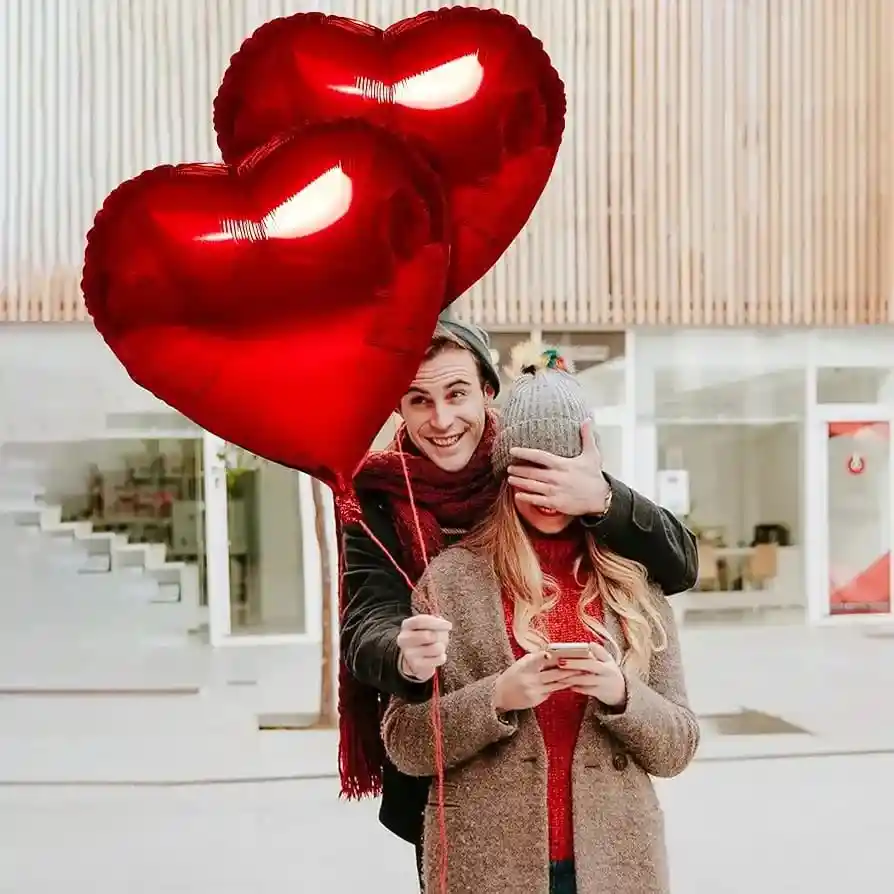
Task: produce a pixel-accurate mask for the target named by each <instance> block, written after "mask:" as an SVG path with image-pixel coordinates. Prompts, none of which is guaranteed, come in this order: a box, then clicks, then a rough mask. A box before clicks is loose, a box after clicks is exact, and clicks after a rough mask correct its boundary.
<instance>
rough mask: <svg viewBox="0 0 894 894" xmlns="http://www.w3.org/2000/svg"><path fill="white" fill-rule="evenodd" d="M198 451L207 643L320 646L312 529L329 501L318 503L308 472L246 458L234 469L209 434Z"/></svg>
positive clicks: (317, 569)
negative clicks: (311, 643) (201, 474)
mask: <svg viewBox="0 0 894 894" xmlns="http://www.w3.org/2000/svg"><path fill="white" fill-rule="evenodd" d="M203 454H204V494H205V547H206V574H207V593H208V627H209V637H210V640H211V644H212V645H214V646H221V645H251V644H277V643H282V642H296V641H304V640H314V641H318V640H319V637H320V627H321V617H322V604H323V603H322V594H321V587H322V584H321V568H322V567H323V565H322V559H321V555H320V552H321V551H320V547H319V543H318V542H317V527H318V523H319V522H320V520H321V519H323V520H326V519H328V518H329V517H330V516H331V515H332V512H333V510H332V506H331V501H329V502H328V503H327V502H326V500H325V495H324V496H323V498H322V500H320V499H315V497H314V493H313V488H312V486H311V481H310V478H308V476H307V475H303V474H301V473H299V472H295V471H293V470H291V469H286V468H284V467H283V466H279V465H276V464H275V463H271V462H267V461H266V460H258V459H255V458H251V459H250V460H249V461H248V462H247V463H246V464H245V465H244V466H236V467H234V465H233V463H234V461H238V460H234V458H233V456H232V455H231V454H232V450H231V449H230V448H227V445H226V444H225V443H224V441H222V440H221V439H220V438H218V437H216V436H214V435H211V434H208V433H205V436H204V440H203ZM228 466H229V467H228ZM318 504H319V505H318ZM329 539H330V540H333V543H334V533H331V532H329ZM327 542H328V541H327ZM329 558H330V559H331V557H329Z"/></svg>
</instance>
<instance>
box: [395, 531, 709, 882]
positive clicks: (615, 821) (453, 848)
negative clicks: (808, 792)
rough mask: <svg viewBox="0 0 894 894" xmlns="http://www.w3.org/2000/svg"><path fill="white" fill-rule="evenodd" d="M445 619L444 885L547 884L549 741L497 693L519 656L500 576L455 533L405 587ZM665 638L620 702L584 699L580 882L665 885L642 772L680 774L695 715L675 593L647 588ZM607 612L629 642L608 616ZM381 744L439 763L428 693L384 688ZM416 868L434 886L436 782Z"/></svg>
mask: <svg viewBox="0 0 894 894" xmlns="http://www.w3.org/2000/svg"><path fill="white" fill-rule="evenodd" d="M433 596H434V598H435V599H436V602H435V603H434V604H435V605H436V606H437V609H438V611H439V612H440V613H441V614H442V615H443V616H445V617H446V618H448V619H449V620H450V621H452V622H453V632H452V634H451V642H450V647H449V650H448V659H447V663H446V665H445V666H444V668H443V676H442V681H443V685H442V693H443V694H442V700H441V713H442V718H443V744H444V762H445V766H446V773H445V786H444V792H445V797H444V801H445V815H446V823H447V837H448V886H449V891H450V894H472V892H474V894H548V892H549V845H548V842H549V830H548V821H547V810H546V785H547V777H546V769H547V768H546V750H545V747H544V743H543V737H542V735H541V733H540V727H539V724H538V722H537V719H536V716H535V714H534V712H533V711H521V712H518V714H517V715H515V716H514V717H513V718H512V722H511V723H506V722H503V721H502V720H500V719H498V717H497V715H496V714H495V712H494V710H493V708H492V705H491V698H492V695H493V689H494V685H495V683H496V679H497V677H498V676H499V675H500V674H501V673H502V672H503V671H504V670H505V669H506V668H507V667H509V666H510V664H512V662H513V660H514V656H513V654H512V648H511V645H510V642H509V635H508V632H507V630H506V623H505V620H504V612H503V606H502V600H501V595H500V588H499V586H498V584H497V581H496V579H495V578H494V575H493V573H492V572H491V570H490V569H489V567H488V565H487V563H486V562H484V561H482V559H481V558H480V557H479V556H477V555H475V554H474V553H472V552H470V551H469V550H467V549H465V548H463V547H454V548H452V549H448V550H446V551H445V552H443V553H442V554H441V555H440V556H438V557H437V558H436V559H435V560H434V561H433V562H432V564H431V566H430V567H429V569H428V571H427V572H426V574H425V576H424V577H423V579H422V581H421V582H420V585H419V588H418V589H417V592H416V594H415V596H414V599H415V600H416V601H417V607H418V608H419V609H420V610H430V609H431V608H432V604H433V603H432V597H433ZM656 600H657V603H658V605H659V609H660V612H661V616H662V618H663V620H664V625H665V628H666V630H667V635H668V647H667V649H666V650H665V651H663V652H660V653H657V654H656V655H654V656H653V658H652V662H651V668H650V672H649V678H648V682H644V681H643V680H641V679H639V678H637V677H636V676H634V675H631V674H628V675H627V677H628V679H627V686H628V701H627V705H626V708H625V710H624V711H623V713H620V714H618V713H615V714H612V713H608V712H607V711H605V710H604V709H603V708H602V707H601V705H600V704H599V703H598V702H597V701H595V700H592V701H591V703H590V705H589V706H588V708H587V712H586V714H585V716H584V721H583V724H582V726H581V731H580V734H579V737H578V741H577V746H576V750H575V755H574V762H573V767H572V776H573V802H574V805H573V807H574V852H575V870H576V874H577V884H578V894H667V892H668V891H669V880H668V866H667V857H666V852H665V843H664V820H663V815H662V811H661V807H660V806H659V804H658V799H657V797H656V794H655V790H654V788H653V786H652V781H651V778H650V777H651V776H664V777H668V776H675V775H677V774H678V773H680V772H681V771H682V770H683V769H685V767H686V766H687V765H688V764H689V762H690V761H691V760H692V757H693V755H694V754H695V750H696V748H697V746H698V741H699V729H698V722H697V720H696V717H695V715H694V714H693V712H692V710H691V709H690V708H689V705H688V703H687V697H686V687H685V684H684V681H683V670H682V667H681V661H680V647H679V640H678V636H677V630H676V626H675V624H674V619H673V614H672V611H671V609H670V606H669V605H668V604H667V601H666V600H665V599H664V598H663V597H656ZM605 623H606V626H607V627H608V629H609V630H610V631H611V633H612V636H614V637H615V639H616V641H617V642H618V643H623V642H624V637H623V634H622V632H621V626H620V623H619V621H618V618H617V616H615V615H614V614H613V613H610V612H608V611H606V618H605ZM382 731H383V738H384V742H385V747H386V749H387V752H388V755H389V757H390V758H391V760H392V761H393V762H394V764H395V766H397V768H398V769H399V770H401V771H403V772H404V773H407V774H409V775H413V776H434V775H435V772H436V767H435V758H434V745H433V735H432V723H431V705H430V704H429V703H425V704H409V703H407V702H403V701H400V700H393V701H392V702H391V704H390V706H389V708H388V710H387V712H386V714H385V717H384V719H383V723H382ZM424 835H425V837H424V851H425V875H426V885H427V890H429V891H438V890H439V888H438V884H437V882H438V875H439V866H440V862H439V861H440V836H439V827H438V808H437V786H436V785H432V790H431V795H430V798H429V805H428V807H427V808H426V814H425V833H424Z"/></svg>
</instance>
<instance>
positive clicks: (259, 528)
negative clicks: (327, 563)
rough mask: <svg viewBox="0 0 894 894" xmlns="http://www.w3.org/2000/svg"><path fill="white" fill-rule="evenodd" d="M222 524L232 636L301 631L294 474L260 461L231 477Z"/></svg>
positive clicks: (299, 535)
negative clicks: (225, 526) (226, 537)
mask: <svg viewBox="0 0 894 894" xmlns="http://www.w3.org/2000/svg"><path fill="white" fill-rule="evenodd" d="M227 520H228V525H229V537H230V607H231V624H232V632H233V634H234V635H236V636H239V635H240V634H241V635H249V634H265V633H302V632H304V630H305V617H304V574H303V546H302V525H301V509H300V491H299V474H298V472H295V471H293V470H291V469H286V468H284V467H282V466H278V465H276V464H275V463H271V462H266V461H261V462H260V464H259V468H257V469H251V470H246V471H244V472H242V474H240V475H238V476H236V477H234V478H232V479H231V480H230V482H229V484H228V488H227Z"/></svg>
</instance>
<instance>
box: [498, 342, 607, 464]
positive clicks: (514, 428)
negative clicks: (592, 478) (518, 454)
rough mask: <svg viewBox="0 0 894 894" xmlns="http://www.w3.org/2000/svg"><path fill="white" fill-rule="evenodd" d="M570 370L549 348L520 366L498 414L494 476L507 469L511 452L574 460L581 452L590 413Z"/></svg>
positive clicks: (557, 353)
mask: <svg viewBox="0 0 894 894" xmlns="http://www.w3.org/2000/svg"><path fill="white" fill-rule="evenodd" d="M568 369H570V364H568V363H567V361H565V360H564V359H563V358H562V356H561V355H560V353H559V351H558V350H556V349H554V348H547V349H543V348H536V349H535V351H534V356H533V362H524V363H522V365H521V371H522V374H521V375H520V376H519V377H518V378H517V379H516V380H515V382H514V383H513V384H512V387H511V388H510V390H509V393H508V394H507V395H506V399H505V401H504V403H503V407H502V409H501V411H500V422H499V428H498V431H497V436H496V438H495V440H494V446H493V454H492V459H493V468H494V474H496V475H498V476H499V475H502V474H503V473H504V472H505V471H506V469H507V468H508V467H509V464H510V462H511V457H510V455H509V451H510V450H511V449H512V448H513V447H530V448H534V449H536V450H545V451H546V452H548V453H552V454H554V455H556V456H564V457H568V458H571V457H574V456H578V455H579V454H580V452H581V450H582V449H583V442H582V441H581V433H580V429H581V426H582V425H583V424H584V422H586V421H587V420H588V419H589V418H590V417H591V413H590V408H589V406H588V405H587V400H586V397H585V395H584V390H583V388H582V387H581V384H580V382H578V380H577V379H576V378H575V377H574V376H573V375H572V374H571V372H569V371H567V370H568Z"/></svg>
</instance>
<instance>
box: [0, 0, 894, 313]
mask: <svg viewBox="0 0 894 894" xmlns="http://www.w3.org/2000/svg"><path fill="white" fill-rule="evenodd" d="M439 5H443V4H439V3H436V2H420V0H331V2H328V3H317V4H304V8H310V6H315V7H316V8H320V9H324V10H325V11H328V12H334V13H338V14H342V15H349V16H352V17H355V18H360V19H364V20H366V21H370V22H373V23H374V24H378V25H387V24H389V23H391V22H393V21H395V20H396V19H399V18H401V17H402V16H407V15H412V14H415V13H417V12H419V11H420V10H422V9H425V8H436V7H437V6H439ZM474 5H478V6H497V7H498V8H500V9H502V10H504V11H506V12H509V13H511V14H513V15H515V16H516V17H517V18H519V19H520V20H521V21H522V22H524V23H525V24H527V25H528V26H529V27H530V28H531V29H532V30H533V31H534V33H535V34H536V35H537V36H538V37H540V38H541V39H542V40H543V41H544V43H545V45H546V47H547V49H548V51H549V52H550V54H551V56H552V58H553V60H554V62H555V64H556V67H557V68H558V69H559V71H560V72H561V74H562V75H563V77H564V79H565V81H566V84H567V88H568V97H569V107H568V130H567V133H566V138H565V144H564V146H563V149H562V154H561V158H560V161H559V163H558V166H557V169H556V171H555V173H554V176H553V179H552V181H551V183H550V185H549V187H548V189H547V192H546V194H545V196H544V198H543V200H542V202H541V203H540V205H539V207H538V208H537V210H536V211H535V213H534V216H533V218H532V220H531V221H530V223H529V225H528V226H527V227H526V229H525V230H524V232H523V233H522V234H521V236H520V237H519V239H518V240H517V242H516V244H515V245H514V246H513V247H512V248H511V249H510V251H509V252H508V253H507V255H506V256H505V257H504V258H503V259H502V260H501V261H500V263H499V264H498V265H497V267H496V268H495V269H494V270H493V271H491V273H490V274H488V276H487V277H485V279H484V280H483V281H482V282H481V283H480V284H479V285H477V286H476V287H475V288H474V289H473V290H472V292H471V293H470V294H469V295H468V296H466V297H465V298H464V299H463V300H462V301H461V302H459V305H458V312H459V314H460V315H462V316H472V317H474V318H475V319H476V320H478V321H480V322H482V323H485V324H487V325H489V326H507V327H511V326H532V327H539V326H547V327H552V326H554V325H561V326H562V327H563V328H566V329H568V328H572V329H573V328H590V327H597V326H598V327H600V328H606V327H609V328H611V327H616V328H623V327H625V326H628V325H691V326H698V325H712V326H718V325H719V326H724V325H731V326H742V325H759V326H774V325H819V326H821V325H842V324H857V323H873V322H894V302H892V300H891V290H892V288H894V279H892V276H894V273H892V257H894V227H892V214H894V209H892V204H891V203H892V188H894V183H892V173H894V171H892V165H894V153H892V152H891V151H890V147H891V145H892V143H891V139H892V136H894V130H892V120H894V81H892V79H894V69H892V65H894V62H892V58H891V57H892V53H891V51H890V48H889V47H888V46H887V41H888V35H889V34H891V33H894V3H892V2H890V0H552V2H546V0H503V2H500V3H493V2H490V0H478V2H477V3H475V4H474ZM298 8H299V5H298V4H296V3H294V2H289V0H252V2H250V3H249V2H247V0H190V2H188V3H187V2H181V0H153V2H151V3H148V2H145V0H7V2H6V3H5V4H0V47H2V48H3V53H2V60H0V77H2V79H3V80H2V85H0V103H2V105H0V120H2V121H3V122H4V123H5V124H6V129H5V133H4V137H5V143H4V142H3V141H0V165H2V168H0V178H2V180H0V182H2V185H3V189H2V190H0V219H2V221H3V230H2V233H0V320H38V321H39V320H75V319H82V318H83V307H82V303H81V301H80V297H79V294H78V288H77V282H78V274H79V263H80V255H81V252H82V249H83V236H84V233H85V232H86V230H87V228H88V227H89V225H90V221H91V218H92V215H93V213H94V211H95V209H96V207H97V205H98V204H99V203H100V202H101V201H102V198H103V197H104V195H105V194H106V193H107V192H108V191H109V190H110V189H111V188H113V187H114V186H115V185H116V184H117V183H118V182H119V181H120V180H122V179H125V178H127V177H130V176H132V175H133V174H135V173H137V172H138V171H140V170H141V169H143V168H146V167H150V166H152V165H154V164H159V163H161V162H164V161H181V160H187V159H188V160H211V159H215V158H216V157H217V152H216V149H215V144H214V138H213V133H212V130H211V122H210V104H211V100H212V98H213V95H214V92H215V89H216V87H217V84H218V81H219V79H220V76H221V75H222V73H223V71H224V68H225V66H226V64H227V60H228V58H229V56H230V54H231V53H232V52H233V51H234V50H235V49H236V48H237V47H238V46H239V43H240V42H241V40H242V39H243V38H244V37H245V36H247V35H248V34H249V33H250V32H251V31H252V30H253V29H254V28H255V27H256V26H257V25H258V24H260V23H261V22H262V21H264V20H266V19H268V18H272V17H274V16H276V15H281V14H284V13H288V12H293V11H296V9H298Z"/></svg>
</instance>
